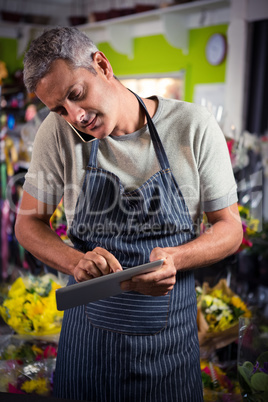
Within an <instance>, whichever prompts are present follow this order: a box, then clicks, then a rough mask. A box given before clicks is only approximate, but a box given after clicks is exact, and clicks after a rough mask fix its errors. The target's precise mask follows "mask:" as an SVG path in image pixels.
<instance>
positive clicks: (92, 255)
mask: <svg viewBox="0 0 268 402" xmlns="http://www.w3.org/2000/svg"><path fill="white" fill-rule="evenodd" d="M116 271H122V267H121V265H120V263H119V262H118V260H117V259H116V258H115V257H114V256H113V255H112V254H111V253H110V252H109V251H107V250H105V249H104V248H101V247H96V248H94V250H92V251H88V252H87V253H86V254H84V255H83V257H82V258H81V260H80V261H79V262H78V264H77V265H76V267H75V268H74V272H73V276H74V279H75V280H76V282H83V281H87V280H88V279H92V278H97V277H99V276H102V275H107V274H110V273H111V272H116Z"/></svg>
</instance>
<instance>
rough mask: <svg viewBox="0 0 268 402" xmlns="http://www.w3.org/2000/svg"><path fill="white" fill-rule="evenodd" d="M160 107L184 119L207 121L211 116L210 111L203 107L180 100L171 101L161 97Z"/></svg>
mask: <svg viewBox="0 0 268 402" xmlns="http://www.w3.org/2000/svg"><path fill="white" fill-rule="evenodd" d="M158 100H159V105H160V107H161V108H162V110H163V111H174V112H176V113H177V114H181V115H183V116H184V117H187V116H189V117H194V118H198V119H207V118H209V117H210V116H211V113H210V112H209V111H208V109H207V108H206V107H204V106H202V105H199V104H197V103H193V102H186V101H183V100H178V99H170V98H164V97H161V96H159V97H158Z"/></svg>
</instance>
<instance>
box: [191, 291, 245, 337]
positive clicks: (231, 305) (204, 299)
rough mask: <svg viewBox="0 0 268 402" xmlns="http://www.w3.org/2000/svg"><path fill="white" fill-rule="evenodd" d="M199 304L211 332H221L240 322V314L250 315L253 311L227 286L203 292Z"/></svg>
mask: <svg viewBox="0 0 268 402" xmlns="http://www.w3.org/2000/svg"><path fill="white" fill-rule="evenodd" d="M199 297H200V300H199V306H200V309H201V312H202V314H203V316H204V318H205V320H206V322H207V324H208V331H209V332H221V331H224V330H226V329H228V328H230V327H231V326H232V325H234V324H237V323H238V319H239V317H240V316H244V317H250V315H251V312H250V311H249V310H248V308H247V306H246V304H245V303H244V302H243V301H242V300H241V299H240V297H239V296H237V295H235V294H233V293H232V292H231V291H229V292H226V287H224V286H223V287H222V288H217V287H216V288H214V289H212V290H211V291H210V292H209V293H208V294H203V293H202V294H201V296H199Z"/></svg>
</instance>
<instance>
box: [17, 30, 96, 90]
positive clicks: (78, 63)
mask: <svg viewBox="0 0 268 402" xmlns="http://www.w3.org/2000/svg"><path fill="white" fill-rule="evenodd" d="M97 51H98V49H97V47H96V46H95V44H94V43H93V42H92V40H91V39H90V38H89V37H88V36H87V35H86V34H85V33H83V32H81V31H79V30H78V29H77V28H74V27H59V28H53V29H50V30H46V31H44V32H43V34H42V35H41V36H39V37H38V38H37V39H35V40H33V41H32V42H31V45H30V48H29V50H28V51H27V53H26V55H25V57H24V71H23V80H24V84H25V86H26V88H27V90H28V91H29V92H35V91H36V87H37V85H38V83H39V81H40V80H41V79H42V78H43V77H44V76H45V75H46V74H48V73H49V71H50V69H51V66H52V63H53V62H54V61H55V60H58V59H63V60H65V61H66V62H67V63H68V64H69V66H70V67H71V68H74V69H76V68H86V69H87V70H89V71H91V72H92V73H93V74H96V71H95V69H94V67H93V66H92V65H91V64H92V61H93V54H94V53H95V52H97Z"/></svg>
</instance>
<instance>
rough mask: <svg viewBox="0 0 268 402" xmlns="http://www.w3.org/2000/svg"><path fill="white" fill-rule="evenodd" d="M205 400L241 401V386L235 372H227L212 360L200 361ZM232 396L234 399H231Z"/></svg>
mask: <svg viewBox="0 0 268 402" xmlns="http://www.w3.org/2000/svg"><path fill="white" fill-rule="evenodd" d="M200 368H201V376H202V384H203V394H204V400H205V401H211V402H215V401H229V400H232V401H240V400H241V398H240V388H239V383H238V381H237V379H236V378H235V375H234V373H232V372H230V370H229V373H228V372H226V370H225V371H224V370H223V368H221V367H220V366H219V365H218V364H215V363H214V362H212V361H208V360H203V359H201V361H200ZM230 397H231V398H232V399H230Z"/></svg>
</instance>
